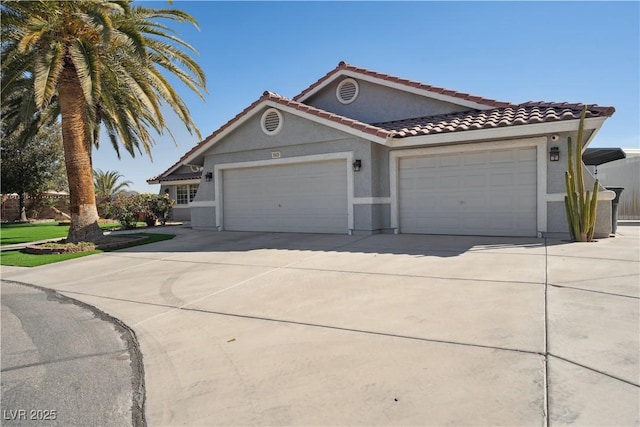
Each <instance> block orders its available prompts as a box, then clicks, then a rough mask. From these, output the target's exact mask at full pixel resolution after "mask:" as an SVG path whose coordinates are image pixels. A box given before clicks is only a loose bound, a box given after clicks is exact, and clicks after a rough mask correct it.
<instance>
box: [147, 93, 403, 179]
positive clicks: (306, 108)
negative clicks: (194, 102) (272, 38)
mask: <svg viewBox="0 0 640 427" xmlns="http://www.w3.org/2000/svg"><path fill="white" fill-rule="evenodd" d="M264 101H273V102H275V103H277V104H280V105H284V106H286V107H291V108H295V109H296V110H298V111H302V112H305V113H307V114H311V115H314V116H316V117H319V118H322V119H327V120H331V121H332V122H335V123H338V124H342V125H346V126H349V127H351V128H354V129H357V130H360V131H362V132H365V133H368V134H370V135H373V136H376V137H379V138H387V137H390V136H391V132H389V131H387V130H385V129H382V128H379V127H377V126H375V125H371V124H368V123H363V122H360V121H358V120H354V119H350V118H348V117H344V116H340V115H338V114H334V113H330V112H328V111H325V110H321V109H319V108H315V107H312V106H310V105H306V104H302V103H300V102H297V101H294V100H291V99H289V98H285V97H284V96H281V95H278V94H277V93H275V92H270V91H265V92H264V93H263V94H262V96H261V97H260V98H259V99H257V100H256V101H255V102H253V103H252V104H251V105H249V106H248V107H247V108H245V109H244V110H242V111H241V112H240V113H238V114H237V115H236V116H235V117H234V118H232V119H231V120H229V121H228V122H227V123H225V124H224V125H222V126H221V127H220V128H219V129H218V130H216V131H215V132H213V133H212V134H211V135H209V136H208V137H206V138H205V139H204V140H202V141H201V142H200V143H198V144H197V145H196V146H194V147H193V148H192V149H191V150H189V151H187V153H185V155H183V156H182V157H181V158H180V159H179V160H178V161H177V162H175V163H174V164H173V165H171V166H170V167H169V168H167V170H165V171H164V172H163V173H161V174H160V175H158V176H157V177H154V178H151V179H149V180H148V181H157V180H158V179H159V177H161V176H163V175H164V174H166V173H168V172H169V171H170V170H171V169H173V168H175V167H176V166H179V165H182V163H183V162H184V161H185V160H186V159H187V158H189V157H190V156H191V155H192V154H194V153H195V152H196V151H198V150H199V149H200V148H202V147H203V146H204V145H206V144H207V143H208V142H209V141H211V140H212V139H213V138H215V137H216V136H218V135H219V134H221V133H222V132H224V131H225V130H227V129H228V128H229V127H231V126H232V125H233V124H234V123H236V122H237V121H238V120H240V119H241V118H242V117H244V116H245V115H246V114H247V113H248V112H249V111H251V110H252V109H254V108H255V107H256V106H257V105H259V104H260V103H262V102H264Z"/></svg>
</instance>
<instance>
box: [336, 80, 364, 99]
mask: <svg viewBox="0 0 640 427" xmlns="http://www.w3.org/2000/svg"><path fill="white" fill-rule="evenodd" d="M359 90H360V88H359V87H358V82H357V81H355V80H354V79H344V80H343V81H341V82H340V84H339V85H338V87H337V88H336V96H337V97H338V101H340V102H341V103H343V104H350V103H352V102H353V101H355V99H356V98H357V97H358V91H359Z"/></svg>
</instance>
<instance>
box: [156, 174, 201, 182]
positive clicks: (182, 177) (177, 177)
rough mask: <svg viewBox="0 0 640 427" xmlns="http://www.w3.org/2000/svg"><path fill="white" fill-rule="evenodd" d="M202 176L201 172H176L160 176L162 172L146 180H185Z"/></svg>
mask: <svg viewBox="0 0 640 427" xmlns="http://www.w3.org/2000/svg"><path fill="white" fill-rule="evenodd" d="M201 177H202V172H196V173H177V174H174V175H168V176H162V174H160V175H158V176H154V177H153V178H149V179H148V180H147V182H151V181H158V182H163V181H187V180H191V179H200V178H201Z"/></svg>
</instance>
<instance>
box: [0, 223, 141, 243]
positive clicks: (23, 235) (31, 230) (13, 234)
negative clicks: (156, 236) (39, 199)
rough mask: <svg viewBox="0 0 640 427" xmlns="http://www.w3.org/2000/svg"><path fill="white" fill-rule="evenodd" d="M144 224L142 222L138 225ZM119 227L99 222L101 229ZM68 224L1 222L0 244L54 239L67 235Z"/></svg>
mask: <svg viewBox="0 0 640 427" xmlns="http://www.w3.org/2000/svg"><path fill="white" fill-rule="evenodd" d="M140 225H146V224H145V223H144V222H140V223H138V226H140ZM118 227H120V223H108V224H100V228H102V229H103V230H110V229H113V228H118ZM68 232H69V226H68V225H58V223H57V222H44V223H39V224H3V225H2V227H0V245H2V246H4V245H12V244H14V243H27V242H36V241H38V240H45V239H56V238H59V237H67V233H68Z"/></svg>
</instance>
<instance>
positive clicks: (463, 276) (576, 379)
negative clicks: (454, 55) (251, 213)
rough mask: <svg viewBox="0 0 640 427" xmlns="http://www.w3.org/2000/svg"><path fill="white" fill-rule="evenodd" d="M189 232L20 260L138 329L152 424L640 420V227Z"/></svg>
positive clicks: (27, 276)
mask: <svg viewBox="0 0 640 427" xmlns="http://www.w3.org/2000/svg"><path fill="white" fill-rule="evenodd" d="M172 231H173V230H172ZM176 231H178V232H179V235H178V236H177V237H176V238H175V239H173V240H171V241H166V242H161V243H157V244H153V245H147V246H141V247H137V248H131V249H128V250H124V251H119V252H114V253H109V254H101V255H96V256H91V257H86V258H81V259H77V260H74V261H69V262H64V263H59V264H53V265H49V266H43V267H38V268H34V269H27V270H25V269H11V268H9V269H6V268H5V269H4V270H3V278H5V279H9V280H15V281H20V282H26V283H31V284H35V285H40V286H45V287H49V288H53V289H56V290H58V291H60V292H61V293H63V294H64V295H66V296H69V297H72V298H76V299H79V300H81V301H83V302H85V303H88V304H92V305H95V306H96V307H98V308H99V309H100V310H103V311H105V312H107V313H108V314H110V315H112V316H114V317H116V318H119V319H121V320H122V321H123V322H125V323H126V324H127V325H129V326H130V327H132V328H133V329H134V330H135V331H136V333H137V336H138V339H139V342H140V346H141V351H142V354H143V361H144V367H145V382H146V387H147V389H146V392H147V401H146V417H147V421H148V423H149V425H545V423H548V424H550V425H567V424H575V425H638V424H639V423H640V418H639V412H640V408H639V401H640V387H639V383H640V379H639V363H638V361H639V347H640V345H639V336H640V330H639V329H640V326H639V322H638V319H639V313H638V311H639V302H640V289H639V288H640V285H639V283H640V233H639V232H640V227H631V226H629V227H625V226H620V227H619V228H618V232H619V235H618V236H617V237H616V238H612V239H605V240H602V241H600V242H598V243H590V244H586V243H567V242H562V241H551V240H546V241H545V240H544V239H518V238H488V237H484V238H483V237H452V236H417V235H398V236H394V235H376V236H370V237H358V236H342V235H311V234H309V235H304V234H273V233H239V232H238V233H234V232H221V233H218V232H202V231H198V232H195V231H192V230H188V229H183V228H180V229H176Z"/></svg>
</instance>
